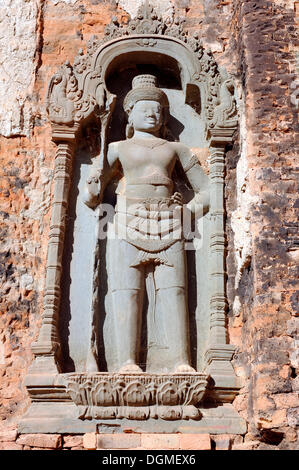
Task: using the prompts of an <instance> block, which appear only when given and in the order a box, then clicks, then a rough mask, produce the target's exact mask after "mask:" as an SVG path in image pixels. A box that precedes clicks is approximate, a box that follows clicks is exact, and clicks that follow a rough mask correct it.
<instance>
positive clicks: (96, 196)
mask: <svg viewBox="0 0 299 470" xmlns="http://www.w3.org/2000/svg"><path fill="white" fill-rule="evenodd" d="M101 187H102V172H101V170H99V169H97V168H96V169H93V170H92V171H91V173H90V175H89V177H88V179H87V181H86V185H85V191H84V196H83V202H84V204H86V205H87V206H88V207H90V208H91V209H95V208H96V206H97V205H98V204H99V203H100V199H101Z"/></svg>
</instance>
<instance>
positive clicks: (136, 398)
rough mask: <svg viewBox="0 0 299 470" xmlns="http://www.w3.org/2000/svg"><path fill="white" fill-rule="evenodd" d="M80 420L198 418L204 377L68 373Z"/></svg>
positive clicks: (71, 393) (69, 385)
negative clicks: (198, 406)
mask: <svg viewBox="0 0 299 470" xmlns="http://www.w3.org/2000/svg"><path fill="white" fill-rule="evenodd" d="M66 383H67V392H68V393H69V395H70V396H71V398H72V400H73V402H74V403H75V404H76V405H77V406H78V408H79V417H80V419H91V418H95V419H108V418H109V419H111V418H118V419H121V418H128V419H140V420H145V419H148V418H161V419H166V420H175V419H199V418H200V414H199V412H198V410H197V405H198V404H199V403H200V402H201V400H202V398H203V396H204V393H205V390H206V387H207V384H208V376H207V375H205V374H198V373H194V374H193V373H192V374H143V373H142V374H109V373H96V374H69V375H67V376H66Z"/></svg>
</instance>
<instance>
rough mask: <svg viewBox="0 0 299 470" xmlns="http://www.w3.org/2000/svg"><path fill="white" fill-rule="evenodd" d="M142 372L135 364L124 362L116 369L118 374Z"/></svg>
mask: <svg viewBox="0 0 299 470" xmlns="http://www.w3.org/2000/svg"><path fill="white" fill-rule="evenodd" d="M142 372H143V371H142V369H140V367H139V366H137V364H124V365H123V366H122V367H121V368H120V369H119V371H118V373H119V374H140V373H142Z"/></svg>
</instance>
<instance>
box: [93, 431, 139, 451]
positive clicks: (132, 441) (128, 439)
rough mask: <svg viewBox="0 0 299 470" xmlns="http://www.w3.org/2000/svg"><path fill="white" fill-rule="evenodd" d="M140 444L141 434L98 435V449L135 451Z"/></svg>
mask: <svg viewBox="0 0 299 470" xmlns="http://www.w3.org/2000/svg"><path fill="white" fill-rule="evenodd" d="M140 442H141V439H140V434H98V436H97V449H135V448H136V447H139V446H140Z"/></svg>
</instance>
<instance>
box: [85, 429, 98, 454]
mask: <svg viewBox="0 0 299 470" xmlns="http://www.w3.org/2000/svg"><path fill="white" fill-rule="evenodd" d="M83 447H84V449H89V450H93V449H96V448H97V435H96V433H95V432H88V433H86V434H84V436H83Z"/></svg>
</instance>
